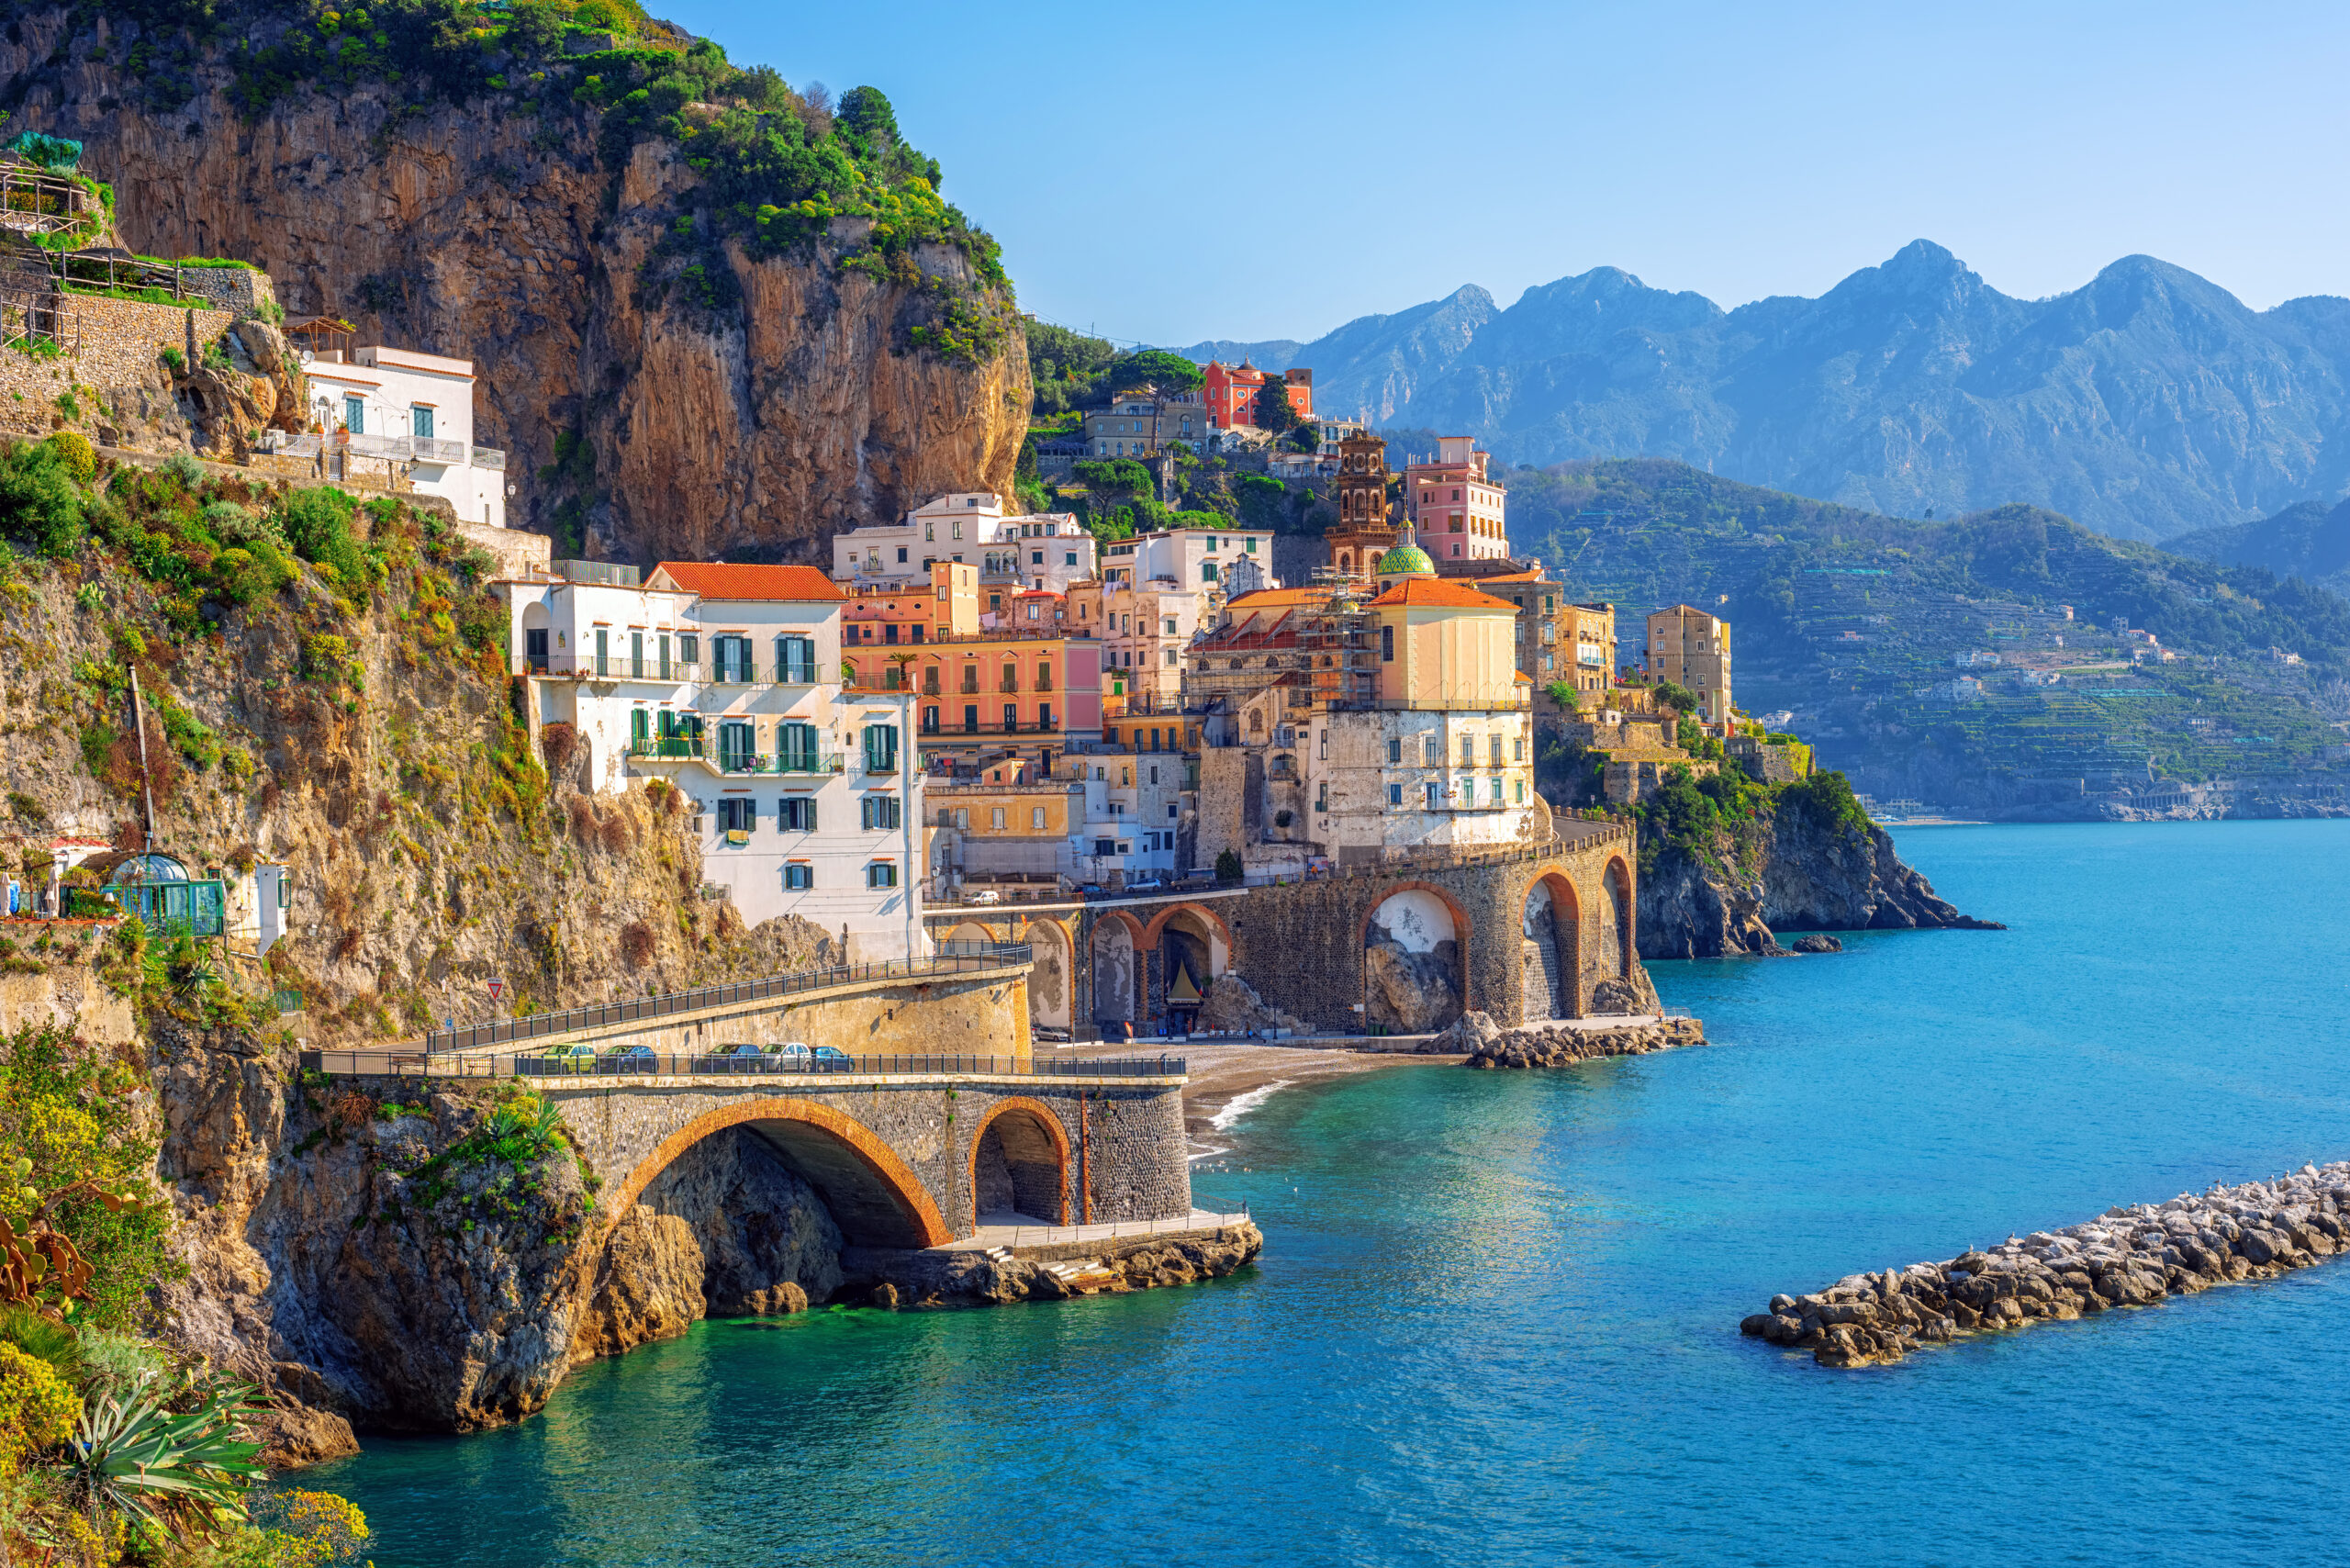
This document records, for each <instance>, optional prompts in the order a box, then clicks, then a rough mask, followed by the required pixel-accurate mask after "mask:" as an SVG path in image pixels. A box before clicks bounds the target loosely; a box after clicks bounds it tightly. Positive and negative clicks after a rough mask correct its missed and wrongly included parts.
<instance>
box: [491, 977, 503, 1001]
mask: <svg viewBox="0 0 2350 1568" xmlns="http://www.w3.org/2000/svg"><path fill="white" fill-rule="evenodd" d="M505 994H506V982H505V981H504V980H491V981H490V982H489V999H490V1000H491V1001H492V1002H496V1001H497V1000H498V998H499V997H501V996H503V995H505Z"/></svg>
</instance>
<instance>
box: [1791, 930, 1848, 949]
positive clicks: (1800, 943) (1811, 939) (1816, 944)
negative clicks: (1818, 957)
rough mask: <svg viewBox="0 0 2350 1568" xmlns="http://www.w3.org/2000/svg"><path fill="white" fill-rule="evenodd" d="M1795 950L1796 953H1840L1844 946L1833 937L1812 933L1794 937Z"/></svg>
mask: <svg viewBox="0 0 2350 1568" xmlns="http://www.w3.org/2000/svg"><path fill="white" fill-rule="evenodd" d="M1795 950H1796V952H1798V953H1841V952H1842V951H1843V950H1844V944H1842V943H1841V942H1839V941H1838V940H1836V938H1835V937H1833V936H1828V935H1821V934H1820V933H1818V932H1817V931H1814V932H1811V933H1809V934H1807V935H1802V936H1798V937H1796V940H1795Z"/></svg>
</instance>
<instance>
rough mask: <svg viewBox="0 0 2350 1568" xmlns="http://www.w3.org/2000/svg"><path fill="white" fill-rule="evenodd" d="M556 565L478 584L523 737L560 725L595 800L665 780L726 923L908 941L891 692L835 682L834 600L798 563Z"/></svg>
mask: <svg viewBox="0 0 2350 1568" xmlns="http://www.w3.org/2000/svg"><path fill="white" fill-rule="evenodd" d="M563 566H564V568H565V575H564V576H563V577H558V578H554V579H533V578H509V579H504V580H502V581H501V582H500V583H499V584H498V588H499V590H500V592H501V593H502V594H503V595H504V597H505V599H506V601H507V605H508V609H509V616H510V620H511V634H512V639H513V640H512V644H511V645H512V646H513V647H514V648H516V649H518V650H520V659H519V661H518V664H517V667H516V671H515V673H516V674H517V675H519V676H520V677H522V678H524V680H525V683H526V686H527V689H528V693H529V711H530V722H531V730H532V742H533V744H534V745H536V744H537V743H538V741H539V737H540V734H541V732H542V731H543V727H544V726H545V725H548V724H554V723H562V724H569V725H571V726H572V728H573V731H574V734H575V735H576V742H577V745H578V748H579V751H580V753H581V756H582V761H581V762H580V764H579V766H580V767H582V768H583V769H584V772H585V776H586V777H587V778H588V780H589V785H590V788H591V789H592V790H594V791H595V792H596V793H598V794H607V795H609V794H618V793H621V792H622V791H624V790H628V789H630V788H632V787H642V783H643V781H644V780H646V779H650V778H663V779H666V780H667V781H669V782H670V783H671V784H673V785H674V786H675V787H676V788H677V790H679V791H680V792H681V793H682V794H683V795H684V797H685V798H686V800H687V801H689V802H690V807H689V809H690V810H691V812H692V814H693V815H692V820H693V824H694V828H695V831H696V832H697V834H699V837H700V841H701V847H702V873H703V876H704V878H705V879H707V880H708V881H709V882H710V883H711V884H712V885H714V886H716V887H719V888H722V889H723V890H725V891H726V892H727V894H728V896H729V897H731V898H732V899H733V903H734V907H735V908H736V910H738V911H739V912H740V913H741V914H742V917H743V918H744V921H746V922H748V923H750V924H758V923H760V922H761V921H765V920H770V919H773V918H775V917H776V916H778V915H784V914H792V915H799V916H800V917H802V918H804V919H807V920H810V921H812V922H814V923H815V924H818V925H820V926H822V927H823V928H824V929H825V930H826V931H828V932H838V933H841V934H843V935H844V936H845V940H846V944H847V947H848V952H849V957H850V958H851V959H852V960H853V961H857V962H865V961H868V960H873V959H879V958H904V957H907V956H909V955H919V954H920V953H922V952H923V951H924V950H925V949H924V947H923V936H922V934H921V933H922V924H921V919H920V916H921V888H920V886H919V874H920V871H921V868H922V867H923V856H922V854H921V851H920V849H919V847H918V843H919V840H918V827H919V824H920V823H921V822H922V789H923V778H922V774H921V772H920V771H919V769H918V768H917V767H915V765H914V745H913V737H912V733H911V731H912V711H911V707H912V703H911V698H910V696H909V694H907V693H904V692H898V693H889V692H881V691H870V690H865V689H852V688H848V687H845V686H844V684H843V682H842V679H841V658H842V647H841V615H842V610H843V608H844V606H845V603H846V602H847V600H846V596H845V595H844V594H843V593H842V592H841V590H840V589H839V588H835V587H834V585H833V584H832V583H831V582H830V581H829V580H828V579H826V577H824V575H823V574H822V572H819V571H817V570H816V569H814V568H813V567H810V566H725V565H716V564H707V565H706V564H699V563H692V562H682V561H665V562H663V563H662V564H661V565H659V566H655V568H653V570H652V572H651V573H650V575H648V576H646V577H644V578H643V581H642V582H639V581H638V580H637V572H636V569H635V568H633V567H628V566H594V565H590V564H588V563H569V562H566V563H564V564H563Z"/></svg>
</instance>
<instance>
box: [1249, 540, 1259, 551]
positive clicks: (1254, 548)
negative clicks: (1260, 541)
mask: <svg viewBox="0 0 2350 1568" xmlns="http://www.w3.org/2000/svg"><path fill="white" fill-rule="evenodd" d="M1256 553H1257V542H1256V541H1255V540H1253V539H1251V540H1250V541H1248V554H1251V555H1254V554H1256Z"/></svg>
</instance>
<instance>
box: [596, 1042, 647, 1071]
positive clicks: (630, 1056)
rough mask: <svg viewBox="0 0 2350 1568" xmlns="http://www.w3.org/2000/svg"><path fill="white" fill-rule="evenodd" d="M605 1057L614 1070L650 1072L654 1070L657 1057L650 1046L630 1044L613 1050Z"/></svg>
mask: <svg viewBox="0 0 2350 1568" xmlns="http://www.w3.org/2000/svg"><path fill="white" fill-rule="evenodd" d="M605 1059H606V1060H607V1061H609V1062H610V1063H611V1064H612V1070H613V1071H615V1072H652V1071H655V1065H654V1064H655V1061H656V1060H657V1059H658V1058H655V1056H654V1054H653V1047H651V1046H630V1047H626V1048H625V1049H622V1050H617V1051H614V1052H613V1053H612V1054H611V1055H610V1056H609V1057H607V1058H605Z"/></svg>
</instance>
